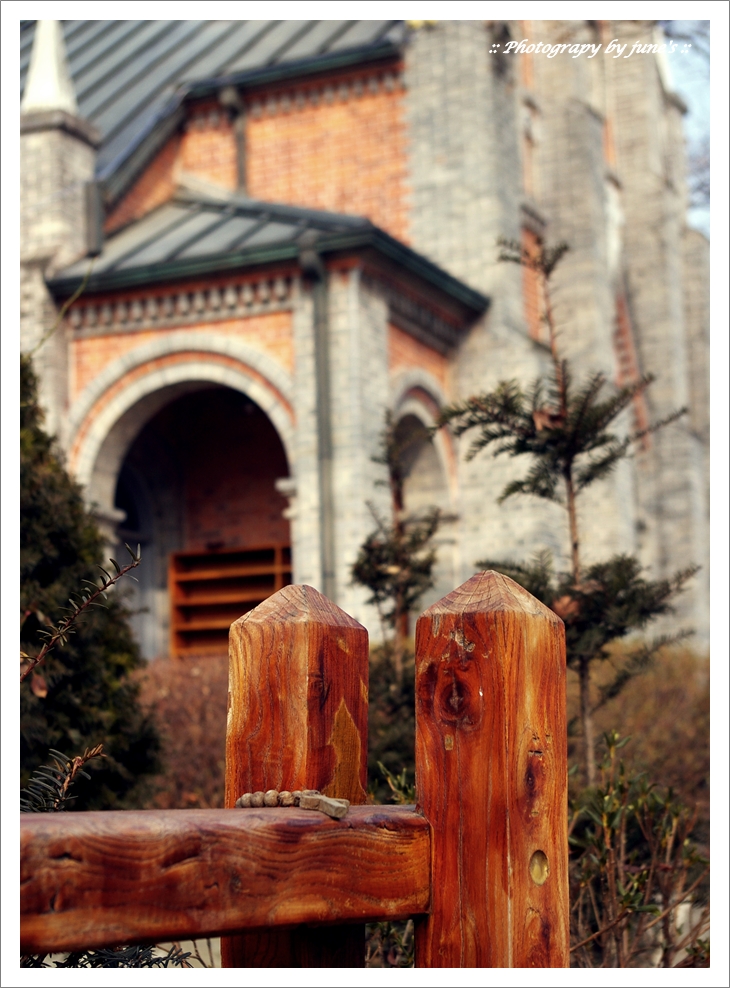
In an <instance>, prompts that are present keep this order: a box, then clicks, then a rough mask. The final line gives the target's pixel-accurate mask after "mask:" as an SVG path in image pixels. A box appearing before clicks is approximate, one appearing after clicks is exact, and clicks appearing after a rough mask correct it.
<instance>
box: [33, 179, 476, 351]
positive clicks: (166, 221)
mask: <svg viewBox="0 0 730 988" xmlns="http://www.w3.org/2000/svg"><path fill="white" fill-rule="evenodd" d="M305 232H309V240H311V239H314V240H315V243H316V250H317V252H318V253H319V254H321V255H323V256H325V257H326V256H327V255H333V254H338V253H343V252H350V251H358V252H367V253H368V254H369V255H370V256H371V257H373V258H374V259H375V261H376V263H377V264H378V265H379V266H380V268H381V269H382V270H383V271H385V272H390V273H395V272H396V271H400V277H401V279H403V278H405V280H407V281H409V282H410V283H411V284H420V285H421V286H422V289H423V288H425V289H426V290H427V291H428V292H429V293H430V294H431V295H432V296H434V298H435V299H438V300H439V301H440V304H441V306H442V307H444V306H445V307H447V308H448V309H450V310H451V311H452V313H454V314H455V315H456V314H457V313H458V319H459V321H461V322H462V323H467V322H471V321H473V319H474V318H476V317H477V316H479V315H480V314H481V313H482V312H483V311H484V310H485V309H486V307H487V305H488V299H487V298H485V296H483V295H482V294H481V293H480V292H477V291H475V290H474V289H472V288H469V286H468V285H465V284H464V283H463V282H461V281H459V280H458V279H457V278H454V277H453V275H450V274H449V273H448V272H446V271H444V270H443V269H442V268H440V267H438V266H437V265H436V264H433V263H432V262H431V261H429V260H428V259H427V258H425V257H423V256H422V255H420V254H418V253H416V251H414V250H411V248H410V247H406V246H405V244H402V243H401V242H400V241H398V240H395V239H394V238H393V237H391V236H390V235H389V234H387V233H385V232H384V231H383V230H381V229H379V228H378V227H377V226H374V225H373V224H372V223H371V222H370V220H368V219H365V218H363V217H359V216H347V215H344V214H340V213H328V212H323V211H321V210H315V209H302V208H299V207H296V206H285V205H279V204H274V203H268V202H258V201H255V200H252V199H248V198H246V197H245V196H241V195H237V194H229V195H227V196H226V197H225V198H220V199H219V198H213V197H212V196H205V195H201V194H199V193H197V192H191V191H185V190H183V191H179V192H178V193H177V195H176V196H175V197H174V198H173V199H172V200H171V201H170V202H168V203H165V204H164V205H163V206H160V207H159V208H158V209H156V210H153V211H152V212H151V213H148V214H147V215H146V216H145V217H144V218H143V219H141V220H138V221H137V222H135V223H132V224H130V225H129V226H128V227H125V229H123V230H122V231H120V232H119V233H117V234H115V235H113V236H111V237H110V238H109V239H108V240H107V241H106V242H105V243H104V248H103V251H102V253H101V254H100V256H99V257H98V258H96V260H95V262H94V265H93V272H92V274H91V276H90V277H89V279H88V281H87V283H86V286H85V291H86V292H89V293H93V292H105V291H115V290H119V289H124V288H131V287H134V286H141V285H147V284H160V283H161V282H165V281H174V280H179V279H181V278H192V277H199V276H203V275H212V274H223V273H225V272H231V271H240V270H241V269H242V268H248V267H253V266H256V265H262V264H270V263H273V262H277V261H296V260H297V258H298V257H299V255H300V253H301V250H302V235H303V234H304V233H305ZM312 234H314V237H312ZM309 240H308V242H309ZM89 263H90V262H89V259H88V258H84V259H83V260H80V261H77V262H76V263H75V264H73V265H71V266H70V267H68V268H66V269H65V270H63V271H61V272H59V274H58V275H56V277H54V278H53V279H51V280H49V282H48V287H49V288H50V290H51V291H52V292H53V293H54V294H55V295H56V296H58V297H67V296H69V295H71V294H72V293H73V292H74V291H76V290H77V289H78V288H79V287H80V285H81V284H82V282H83V281H84V279H85V277H86V275H87V272H88V269H89ZM447 335H449V334H448V333H447ZM455 341H456V338H455V337H453V336H452V337H451V338H449V339H446V338H445V337H444V339H443V340H442V341H441V343H442V344H443V345H445V346H450V345H452V344H453V343H454V342H455Z"/></svg>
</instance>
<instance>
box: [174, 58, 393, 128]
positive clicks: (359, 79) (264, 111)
mask: <svg viewBox="0 0 730 988" xmlns="http://www.w3.org/2000/svg"><path fill="white" fill-rule="evenodd" d="M404 88H405V83H404V81H403V78H402V76H401V75H400V73H398V72H396V71H394V70H392V69H388V70H385V71H383V70H381V71H379V72H372V73H367V74H366V73H363V74H362V75H359V76H354V77H351V78H348V79H342V80H340V81H339V82H335V83H333V82H322V83H320V84H313V85H306V86H297V87H296V88H293V89H284V90H281V91H278V92H274V93H268V94H266V95H264V94H261V95H256V96H253V97H249V98H248V99H247V112H248V113H250V114H251V116H252V117H253V118H254V119H256V120H258V119H260V118H261V117H263V116H276V115H278V114H287V113H297V112H301V111H302V110H304V109H306V108H307V107H312V106H321V105H322V104H324V105H332V104H334V103H347V102H348V101H349V100H351V99H362V97H363V96H373V95H377V94H378V93H381V92H385V93H392V92H394V91H395V90H396V89H404ZM221 119H222V115H221V114H219V113H217V112H216V111H215V110H211V109H210V108H208V107H206V108H205V109H201V110H200V111H198V112H195V111H193V113H192V114H191V116H190V118H189V120H188V127H193V128H195V129H199V130H207V129H216V128H218V127H219V126H220V123H221Z"/></svg>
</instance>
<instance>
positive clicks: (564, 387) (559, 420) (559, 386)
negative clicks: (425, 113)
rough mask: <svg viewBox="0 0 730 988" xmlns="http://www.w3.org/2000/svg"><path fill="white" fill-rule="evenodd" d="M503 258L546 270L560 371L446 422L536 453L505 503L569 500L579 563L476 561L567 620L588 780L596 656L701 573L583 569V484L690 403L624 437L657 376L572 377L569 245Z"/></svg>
mask: <svg viewBox="0 0 730 988" xmlns="http://www.w3.org/2000/svg"><path fill="white" fill-rule="evenodd" d="M502 248H503V249H502V253H501V255H500V260H504V261H511V262H514V263H517V264H520V265H522V266H525V267H528V268H531V269H532V270H533V271H535V272H537V274H538V277H539V279H540V283H541V287H542V297H543V300H544V318H545V321H546V323H547V327H548V330H549V334H550V350H551V355H552V363H553V369H552V375H551V376H550V377H549V378H548V379H547V380H546V379H538V380H537V381H536V382H535V383H534V384H533V385H532V386H531V387H530V388H529V389H527V390H525V389H523V388H522V386H521V385H520V384H519V383H518V382H516V381H502V382H500V383H499V384H498V386H497V387H496V388H495V390H494V391H492V392H489V393H485V394H481V395H477V396H474V397H472V398H470V399H469V400H468V401H465V402H463V403H460V404H455V405H452V406H451V407H449V408H446V409H445V410H444V411H443V413H442V415H441V419H440V424H441V425H447V424H448V425H450V426H451V428H452V430H453V431H454V433H455V434H456V435H457V436H460V435H462V434H464V433H466V432H472V431H474V432H475V433H476V437H475V438H474V440H473V442H472V444H471V446H470V448H469V450H468V453H467V458H468V459H471V458H473V457H474V456H476V455H477V453H479V452H480V451H481V450H484V449H487V448H491V452H492V454H493V455H494V456H500V455H502V454H506V455H508V456H512V457H517V456H527V457H528V458H529V460H530V461H531V465H530V467H529V469H528V472H527V473H526V474H525V476H523V477H522V478H521V479H518V480H514V481H512V482H511V483H509V484H507V486H506V487H505V489H504V490H503V491H502V494H501V496H500V497H499V502H500V503H501V502H503V501H505V500H506V499H507V498H509V497H512V496H514V495H517V494H523V495H530V496H533V497H538V498H542V499H543V500H547V501H552V502H555V503H558V504H561V505H562V506H563V507H564V508H565V511H566V520H567V527H568V535H569V544H570V561H571V567H570V571H569V572H568V573H563V574H554V573H553V564H552V559H551V557H550V555H549V553H540V554H538V556H537V557H536V558H535V559H533V560H532V561H531V562H529V563H526V564H515V563H512V562H504V561H498V560H497V561H495V560H482V561H480V562H478V563H477V564H476V565H477V566H479V567H480V568H485V569H497V570H499V571H500V572H502V573H505V574H506V575H508V576H510V577H512V578H513V579H515V580H516V581H517V582H518V583H521V584H522V586H524V587H525V589H527V590H529V591H530V592H531V593H532V594H534V595H535V596H536V597H538V598H539V599H540V600H542V601H543V602H544V603H545V604H547V605H548V606H549V607H551V608H552V609H553V610H554V611H555V612H556V613H557V614H558V615H559V616H560V617H561V618H562V619H563V621H564V622H565V627H566V649H567V661H568V666H569V667H570V668H572V669H574V670H575V671H576V672H577V674H578V678H579V683H580V719H581V722H582V732H583V764H584V769H585V775H586V779H587V782H588V785H590V786H593V785H595V783H596V762H595V751H594V749H595V743H594V732H593V720H592V715H593V712H594V709H595V707H594V704H593V699H592V696H591V674H592V670H593V667H594V666H595V664H596V662H599V661H602V660H605V659H607V658H608V657H609V652H608V650H607V646H608V645H609V644H610V643H611V642H613V641H615V640H616V639H619V638H623V637H624V636H625V635H628V634H629V633H630V632H632V631H641V630H643V629H644V628H645V626H646V625H647V624H648V623H649V622H650V621H651V620H652V619H653V618H655V617H657V616H659V615H661V614H666V613H668V612H670V611H671V609H672V606H671V604H672V601H673V599H674V597H675V596H676V594H677V593H678V592H679V591H680V590H681V589H682V588H683V587H684V585H685V584H686V582H687V580H689V578H690V577H691V576H692V575H694V573H695V572H696V568H695V567H689V568H687V569H685V570H683V571H681V572H679V573H677V574H676V575H675V576H674V577H672V578H671V579H669V580H654V581H652V580H646V579H644V578H643V577H642V576H641V567H640V566H639V564H638V562H637V560H636V559H634V558H633V557H632V556H626V555H617V556H614V557H613V558H611V559H609V560H608V561H607V562H603V563H598V564H596V565H594V566H591V567H589V568H588V569H587V570H586V569H584V567H583V564H582V559H581V539H580V533H579V530H578V516H577V510H576V501H577V498H579V497H580V495H581V494H582V492H583V491H585V490H586V489H587V488H588V487H590V486H591V485H592V484H594V483H595V482H596V481H598V480H601V479H603V478H605V477H607V476H608V475H609V474H610V473H611V471H612V470H613V469H614V467H615V466H616V465H617V463H619V462H620V461H621V460H622V459H624V458H625V457H626V456H628V455H629V454H630V451H631V449H632V447H633V446H634V444H635V443H637V442H638V441H639V440H641V439H643V438H644V437H645V436H646V435H648V434H649V433H651V432H654V431H655V430H657V429H659V428H662V427H664V426H667V425H669V424H670V423H671V422H674V421H675V420H676V419H678V418H679V417H680V416H681V415H683V414H685V412H686V409H680V410H679V411H677V412H675V413H674V414H672V415H670V416H669V417H667V418H666V419H664V420H663V421H661V422H657V423H655V424H654V425H652V426H650V427H649V428H647V429H642V430H638V431H635V432H633V433H631V434H629V435H625V436H621V435H619V434H618V433H617V432H616V431H614V430H615V429H616V428H617V422H616V420H617V419H618V418H619V416H620V415H621V414H622V412H624V410H625V409H627V408H629V407H630V406H631V404H632V402H633V401H634V400H635V398H636V397H637V396H638V395H640V394H641V393H642V392H643V391H644V390H645V389H646V388H647V387H649V385H650V384H651V383H652V380H653V378H652V377H651V376H649V375H647V376H645V377H642V378H641V380H639V381H637V382H636V383H634V384H630V385H627V386H625V387H621V388H616V389H609V387H608V382H607V380H606V378H605V376H604V375H603V374H600V373H596V374H592V375H591V376H590V377H589V378H588V379H587V380H586V381H585V382H584V383H582V384H579V385H576V384H574V383H573V380H572V378H571V374H570V367H569V364H568V362H567V361H566V360H565V359H563V358H562V357H561V356H560V354H559V352H558V347H557V339H556V326H555V321H554V317H553V312H552V307H551V302H550V288H549V281H550V277H551V275H552V273H553V272H554V270H555V268H556V266H557V264H558V263H559V261H560V259H561V257H562V256H563V254H564V253H565V251H566V250H567V246H566V245H565V244H561V245H559V246H557V247H554V248H544V247H543V248H539V249H538V250H537V251H536V252H534V253H531V252H529V251H527V250H525V249H524V248H523V247H522V246H521V245H520V244H518V243H513V242H508V241H504V242H503V243H502ZM684 634H685V633H679V634H678V635H676V636H673V637H668V636H664V637H661V638H659V639H657V640H655V641H654V642H653V643H651V644H645V645H640V646H638V647H637V648H634V649H633V650H631V651H630V652H629V653H628V655H627V658H626V660H625V662H624V665H623V667H622V668H620V669H619V671H618V672H617V674H616V676H615V678H614V680H613V682H611V683H610V684H609V685H608V686H606V687H605V688H604V689H603V690H602V693H601V698H600V701H599V703H600V702H605V700H607V699H609V698H610V697H613V696H616V695H618V693H620V691H621V690H622V689H623V688H624V687H625V686H626V684H627V683H628V682H629V681H630V680H631V679H632V678H633V677H634V676H635V675H637V674H638V673H639V672H641V671H642V669H645V668H646V666H647V665H648V663H649V662H650V661H651V660H652V658H653V657H654V655H655V654H656V652H657V651H658V649H659V648H660V647H661V646H663V645H666V644H668V643H669V642H673V641H676V640H678V639H679V638H680V637H682V636H683V635H684Z"/></svg>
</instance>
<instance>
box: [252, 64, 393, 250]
mask: <svg viewBox="0 0 730 988" xmlns="http://www.w3.org/2000/svg"><path fill="white" fill-rule="evenodd" d="M371 80H374V81H375V86H374V87H373V88H375V89H376V91H375V92H372V91H371V88H370V83H371ZM286 95H287V96H288V97H289V101H288V104H287V103H284V101H283V100H282V99H281V98H280V99H279V101H278V103H272V102H268V101H267V102H264V103H263V105H262V106H261V109H260V111H259V112H258V113H257V111H256V110H255V109H254V110H252V112H250V113H249V115H248V120H247V133H246V145H247V182H248V191H249V193H250V195H252V196H253V197H254V198H258V199H270V200H273V201H276V202H288V203H293V204H295V205H299V206H312V207H316V208H318V209H327V210H332V211H334V212H341V213H353V214H355V215H360V216H367V217H368V218H369V219H371V220H372V221H373V223H375V224H377V225H378V226H381V227H382V228H383V229H385V230H387V231H388V232H389V233H391V234H392V235H393V236H394V237H398V238H399V239H401V240H405V241H408V239H409V225H408V212H407V210H408V201H407V194H408V189H407V186H406V158H405V147H404V139H405V133H404V120H403V92H402V89H401V88H400V85H399V84H397V83H395V81H391V84H390V86H389V87H386V84H385V83H384V82H383V81H382V80H380V81H379V80H378V77H377V76H370V77H363V78H358V77H349V78H342V79H336V78H333V79H332V80H329V81H328V84H327V85H326V86H325V87H324V88H319V87H318V88H317V89H313V90H302V91H301V92H293V93H291V94H290V96H289V94H286ZM315 103H316V105H315ZM285 107H286V108H285Z"/></svg>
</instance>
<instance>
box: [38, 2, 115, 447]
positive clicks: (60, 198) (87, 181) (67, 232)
mask: <svg viewBox="0 0 730 988" xmlns="http://www.w3.org/2000/svg"><path fill="white" fill-rule="evenodd" d="M20 109H21V115H20V243H21V307H20V309H21V311H20V327H21V330H20V332H21V347H22V349H23V350H24V351H26V352H32V353H33V361H34V364H35V369H36V371H37V373H38V376H39V379H40V399H41V403H42V405H43V406H44V408H45V410H46V424H47V427H48V429H49V431H50V432H52V433H53V432H55V433H57V434H58V436H59V438H60V439H61V441H62V442H63V438H64V437H63V429H64V422H65V412H66V409H67V406H68V373H67V366H66V365H67V344H68V341H67V334H68V330H67V329H66V327H64V326H59V327H58V328H57V329H56V330H55V331H54V332H53V333H50V330H51V329H52V327H53V325H54V323H55V320H56V306H55V303H54V301H53V299H52V298H51V297H50V295H49V292H48V289H47V287H46V281H45V279H46V278H47V277H49V276H50V275H52V274H53V273H54V272H55V271H57V270H58V269H59V268H61V267H64V266H65V265H67V264H70V263H71V262H73V261H75V260H78V258H80V257H83V256H84V255H85V254H86V253H88V250H89V243H90V230H89V225H88V223H87V214H88V212H89V203H94V202H95V201H97V200H98V196H97V197H96V200H95V198H94V193H95V191H96V186H95V185H94V184H93V182H94V171H95V167H96V148H97V146H98V144H99V134H98V132H97V131H96V128H95V127H93V126H92V125H91V124H90V123H89V122H88V121H86V120H84V119H83V118H82V117H81V116H79V107H78V104H77V102H76V94H75V92H74V87H73V83H72V81H71V74H70V72H69V68H68V62H67V59H66V49H65V45H64V40H63V29H62V27H61V23H60V22H59V21H38V22H37V23H36V27H35V37H34V39H33V50H32V53H31V59H30V67H29V70H28V76H27V78H26V84H25V92H24V94H23V99H22V101H21V104H20ZM91 232H92V233H93V232H94V231H91ZM97 239H98V237H97ZM41 341H43V342H41Z"/></svg>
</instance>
